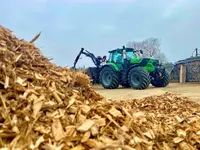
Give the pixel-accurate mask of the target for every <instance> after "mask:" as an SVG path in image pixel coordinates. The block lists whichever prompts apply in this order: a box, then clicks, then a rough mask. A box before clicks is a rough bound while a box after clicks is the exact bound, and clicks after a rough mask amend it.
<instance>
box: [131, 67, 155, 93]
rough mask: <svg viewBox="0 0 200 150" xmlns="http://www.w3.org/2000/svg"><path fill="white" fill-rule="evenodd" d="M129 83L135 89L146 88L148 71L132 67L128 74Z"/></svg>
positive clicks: (148, 79) (148, 78)
mask: <svg viewBox="0 0 200 150" xmlns="http://www.w3.org/2000/svg"><path fill="white" fill-rule="evenodd" d="M128 82H129V85H130V86H131V87H132V88H134V89H137V90H143V89H146V88H148V86H149V84H150V82H151V81H150V76H149V73H148V72H147V71H146V70H145V69H143V68H140V67H137V68H132V69H131V70H130V71H129V74H128Z"/></svg>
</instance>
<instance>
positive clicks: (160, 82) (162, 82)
mask: <svg viewBox="0 0 200 150" xmlns="http://www.w3.org/2000/svg"><path fill="white" fill-rule="evenodd" d="M169 80H170V76H169V74H168V73H167V72H166V71H162V78H158V79H156V78H155V79H154V80H152V81H151V84H152V85H153V86H154V87H166V86H167V85H168V84H169Z"/></svg>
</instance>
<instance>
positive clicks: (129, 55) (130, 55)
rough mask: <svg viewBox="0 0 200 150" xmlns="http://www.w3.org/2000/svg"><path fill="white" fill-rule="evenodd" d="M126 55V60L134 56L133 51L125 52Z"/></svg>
mask: <svg viewBox="0 0 200 150" xmlns="http://www.w3.org/2000/svg"><path fill="white" fill-rule="evenodd" d="M126 56H127V59H128V60H131V59H133V58H136V55H135V54H134V53H133V51H128V52H126Z"/></svg>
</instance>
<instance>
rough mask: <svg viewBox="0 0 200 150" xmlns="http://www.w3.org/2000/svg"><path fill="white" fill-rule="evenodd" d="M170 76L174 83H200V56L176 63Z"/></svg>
mask: <svg viewBox="0 0 200 150" xmlns="http://www.w3.org/2000/svg"><path fill="white" fill-rule="evenodd" d="M170 75H171V81H172V82H173V81H174V82H181V83H184V82H200V56H198V54H197V55H196V56H195V57H190V58H187V59H184V60H180V61H178V62H176V63H175V64H174V69H173V70H172V72H171V74H170Z"/></svg>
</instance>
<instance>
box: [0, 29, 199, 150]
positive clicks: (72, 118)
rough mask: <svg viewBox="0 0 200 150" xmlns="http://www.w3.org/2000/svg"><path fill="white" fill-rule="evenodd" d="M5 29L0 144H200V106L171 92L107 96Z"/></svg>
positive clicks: (0, 42) (128, 149)
mask: <svg viewBox="0 0 200 150" xmlns="http://www.w3.org/2000/svg"><path fill="white" fill-rule="evenodd" d="M38 36H39V35H37V36H36V37H35V38H34V39H33V40H32V41H30V42H26V41H24V40H19V39H18V38H16V37H15V36H14V35H12V33H11V31H10V30H8V29H6V28H4V27H2V26H1V27H0V70H1V74H0V147H2V150H7V149H8V150H10V149H12V150H15V149H17V150H24V149H34V150H38V149H44V150H88V149H95V150H113V149H116V150H120V149H121V150H122V149H124V150H135V149H138V150H140V149H141V150H151V149H155V150H156V149H163V150H171V149H180V150H181V149H185V150H193V149H198V148H200V144H199V143H200V120H199V115H200V112H199V110H200V105H199V104H197V103H195V102H193V101H190V100H188V99H187V98H183V97H180V96H178V95H174V94H170V93H166V94H164V95H160V96H154V97H147V98H144V99H140V100H132V101H120V102H116V101H111V100H110V101H109V100H106V99H105V98H103V97H101V96H100V95H99V94H97V93H96V92H95V91H94V90H93V89H92V88H91V87H90V85H89V79H88V77H87V76H85V75H84V74H82V73H80V72H76V71H72V70H69V69H68V68H63V67H58V66H56V65H54V64H52V63H51V62H50V61H49V60H48V59H47V58H45V57H44V56H43V55H42V54H41V53H40V50H39V49H37V48H36V47H35V46H34V44H33V42H34V40H36V38H37V37H38Z"/></svg>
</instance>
